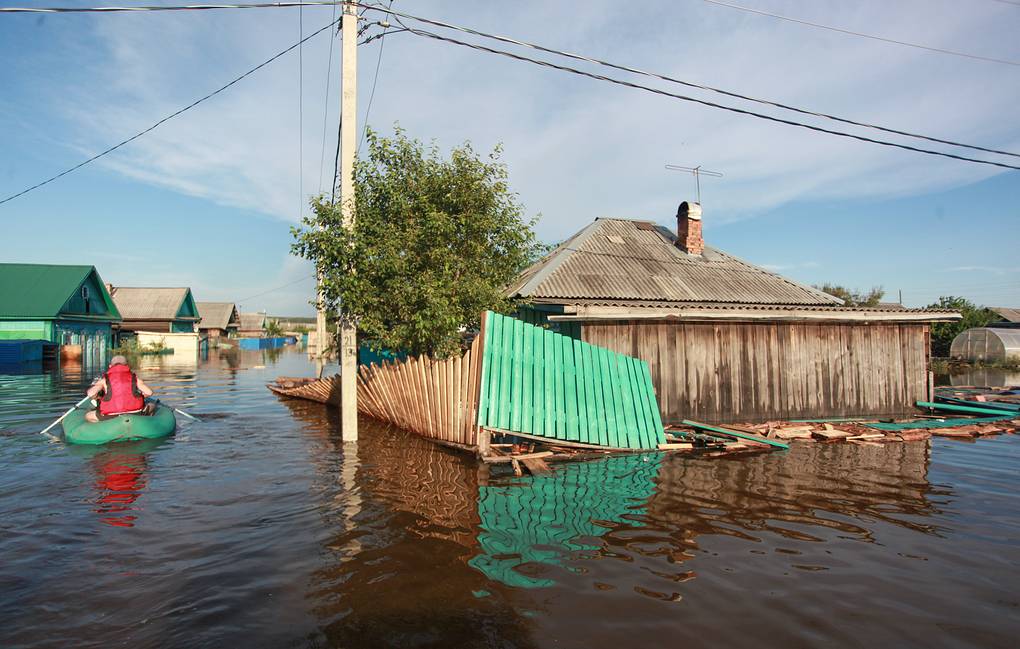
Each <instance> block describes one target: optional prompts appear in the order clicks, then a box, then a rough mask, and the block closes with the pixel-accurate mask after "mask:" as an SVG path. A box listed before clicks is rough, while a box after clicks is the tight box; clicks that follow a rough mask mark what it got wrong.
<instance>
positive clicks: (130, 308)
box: [110, 286, 195, 320]
mask: <svg viewBox="0 0 1020 649" xmlns="http://www.w3.org/2000/svg"><path fill="white" fill-rule="evenodd" d="M190 292H191V289H189V288H139V287H131V286H114V287H113V288H112V289H111V291H110V294H111V295H113V301H114V302H116V303H117V308H118V309H119V310H120V314H121V315H122V316H123V317H124V319H125V320H194V319H195V318H187V317H182V318H179V317H178V316H177V312H178V311H180V310H181V305H182V304H183V303H184V300H185V299H187V297H188V293H190Z"/></svg>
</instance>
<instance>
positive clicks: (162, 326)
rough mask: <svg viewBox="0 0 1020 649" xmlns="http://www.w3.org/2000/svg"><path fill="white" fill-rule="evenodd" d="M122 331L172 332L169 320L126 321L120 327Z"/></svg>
mask: <svg viewBox="0 0 1020 649" xmlns="http://www.w3.org/2000/svg"><path fill="white" fill-rule="evenodd" d="M120 329H121V331H159V332H163V331H165V332H167V333H169V332H170V321H169V320H125V321H124V322H122V323H121V325H120Z"/></svg>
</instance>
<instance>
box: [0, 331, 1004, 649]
mask: <svg viewBox="0 0 1020 649" xmlns="http://www.w3.org/2000/svg"><path fill="white" fill-rule="evenodd" d="M313 372H314V370H313V368H312V366H311V364H309V363H308V361H307V360H306V358H305V357H304V356H303V355H301V354H300V353H297V352H291V351H286V352H284V353H282V354H277V353H275V352H235V353H233V354H226V353H223V354H217V353H215V352H213V354H212V356H211V357H210V358H208V359H205V360H201V361H199V362H198V363H197V364H195V363H190V364H189V363H187V362H182V361H180V360H175V359H174V358H173V357H162V358H153V359H151V360H143V361H142V364H141V369H140V374H141V375H142V376H143V378H145V380H146V381H147V382H148V383H149V385H150V386H152V387H153V388H154V389H155V390H156V391H157V393H158V394H159V395H160V396H161V397H162V398H163V399H164V400H165V401H166V402H168V403H172V404H174V405H177V406H181V407H184V408H186V409H188V410H190V411H192V412H194V413H195V414H198V415H200V416H203V415H204V416H203V421H202V422H201V423H195V422H189V421H187V420H184V419H183V418H179V428H178V432H177V435H176V436H174V437H172V438H170V439H168V440H165V441H159V442H150V443H145V444H140V443H129V444H117V445H110V446H107V447H97V448H83V447H68V446H65V445H64V444H62V443H50V442H48V441H47V439H46V438H44V437H42V436H40V435H38V434H37V433H38V431H39V430H41V429H42V428H43V427H45V425H46V424H47V423H49V422H50V421H52V420H53V419H54V418H55V417H57V416H58V415H59V414H61V413H62V412H63V411H64V410H66V409H67V408H68V407H69V406H70V404H72V403H74V402H75V401H76V400H77V399H78V398H80V395H81V394H83V392H84V390H85V388H86V387H87V386H88V384H89V383H90V382H91V378H92V376H93V375H94V374H95V370H94V369H90V368H82V367H65V368H64V369H63V370H61V371H57V372H51V373H35V374H31V373H30V374H22V375H11V374H7V375H0V404H2V405H0V593H2V597H0V647H4V648H6V649H11V648H15V647H69V646H76V647H115V646H130V647H133V648H138V647H216V646H238V647H389V646H392V647H398V646H399V647H585V648H587V649H591V648H594V647H639V646H641V647H658V646H673V647H679V646H727V647H756V648H760V647H763V646H774V647H818V646H840V647H885V646H890V647H891V646H897V647H909V646H924V647H1013V646H1015V642H1016V640H1015V638H1016V634H1017V632H1018V630H1020V588H1018V587H1017V584H1020V498H1018V496H1017V490H1016V481H1017V475H1018V466H1020V439H1018V437H1017V436H1015V435H1006V436H1001V437H995V438H989V439H981V440H980V441H977V442H961V441H956V440H945V439H933V440H930V441H923V442H910V443H903V444H890V445H884V446H882V447H867V446H855V445H850V444H836V445H826V444H800V445H798V444H794V445H793V446H792V448H791V449H790V450H789V451H784V452H775V453H764V454H757V455H752V456H732V457H723V458H715V459H709V458H698V457H692V456H689V455H688V456H684V455H673V456H665V455H661V454H645V455H628V456H619V457H613V458H609V459H606V460H602V461H596V462H587V463H576V464H560V465H557V466H555V468H554V472H553V473H552V474H551V475H546V476H538V477H525V478H514V477H513V476H512V475H506V474H503V473H499V472H498V471H496V470H493V471H492V472H491V473H490V472H489V470H488V468H486V467H480V466H479V465H478V463H476V462H475V460H474V459H473V458H471V457H468V456H465V455H462V454H459V453H457V452H456V451H452V450H449V449H446V448H443V447H439V446H436V445H433V444H431V443H429V442H427V441H424V440H422V439H419V438H416V437H414V436H411V435H409V434H406V433H403V432H401V431H399V430H396V429H393V428H388V427H386V426H383V425H380V424H378V423H375V422H373V421H372V420H369V419H363V420H362V424H361V432H360V435H361V439H360V442H359V443H358V444H357V446H355V447H351V446H348V447H346V448H345V447H344V445H343V444H342V443H341V441H340V437H339V434H338V433H337V432H336V427H337V421H336V420H337V416H336V413H335V412H334V411H330V410H327V409H326V408H325V407H323V406H320V405H318V404H314V403H306V402H298V401H282V400H280V399H278V398H277V397H275V396H273V395H272V394H270V393H269V392H268V390H267V389H266V388H265V384H266V383H267V382H269V381H271V380H273V379H274V378H275V377H276V376H278V375H288V376H299V375H311V374H312V373H313Z"/></svg>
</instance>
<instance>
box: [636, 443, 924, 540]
mask: <svg viewBox="0 0 1020 649" xmlns="http://www.w3.org/2000/svg"><path fill="white" fill-rule="evenodd" d="M929 456H930V446H929V442H927V441H925V442H919V443H909V444H888V445H883V446H881V447H873V446H861V447H857V446H850V445H845V444H811V443H798V444H794V445H793V446H792V447H791V449H790V450H789V451H787V452H785V453H783V454H780V455H777V456H773V457H768V456H762V457H760V458H751V457H744V458H740V457H735V458H720V459H717V460H697V459H687V458H683V459H682V458H680V457H677V456H673V457H672V458H670V461H668V462H666V463H665V464H664V466H663V468H662V471H661V472H660V484H659V489H658V490H657V493H656V495H655V497H654V498H653V499H652V503H651V504H650V506H649V516H650V517H651V518H653V519H654V520H655V521H657V522H659V523H662V524H669V525H670V526H676V527H679V528H681V529H683V530H685V531H686V533H687V534H688V535H691V536H694V535H699V534H724V535H733V536H738V537H741V538H745V539H748V540H758V539H757V537H756V535H755V533H756V532H757V531H769V532H774V533H776V534H778V535H780V536H782V537H786V538H791V539H797V540H806V541H817V540H819V538H818V535H819V534H820V533H821V531H822V530H823V529H826V530H837V531H839V532H842V533H845V534H854V535H857V536H858V537H860V538H862V539H865V540H871V538H872V531H871V528H872V527H873V526H872V525H870V523H871V522H872V521H875V520H880V521H883V522H886V523H892V524H894V525H899V526H903V527H906V528H909V529H911V530H914V531H917V532H923V533H934V532H935V531H936V530H935V529H934V527H933V526H932V525H930V524H929V523H927V522H925V520H926V518H927V517H928V516H930V515H931V514H933V513H936V511H937V510H936V507H935V504H934V503H933V502H932V501H931V500H930V499H929V496H930V495H932V494H933V493H935V490H933V488H932V487H931V486H930V485H929V484H928V480H927V472H928V462H929ZM812 528H815V529H816V530H817V531H815V532H813V531H812Z"/></svg>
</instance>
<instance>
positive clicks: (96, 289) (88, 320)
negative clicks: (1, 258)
mask: <svg viewBox="0 0 1020 649" xmlns="http://www.w3.org/2000/svg"><path fill="white" fill-rule="evenodd" d="M120 320H121V314H120V312H119V311H118V310H117V306H116V304H115V303H114V301H113V299H112V298H111V297H110V294H109V292H107V290H106V286H105V285H104V284H103V280H102V278H101V277H100V276H99V273H98V272H96V269H95V267H94V266H65V265H51V264H0V339H3V340H44V341H47V342H50V343H55V344H58V345H62V346H65V347H69V348H76V349H74V350H73V353H71V354H70V355H72V356H77V355H79V354H84V355H86V356H87V357H89V358H92V357H93V356H94V355H96V354H103V353H105V351H106V350H107V349H108V348H109V347H110V346H111V345H112V326H113V325H114V324H115V323H118V322H120Z"/></svg>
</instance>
